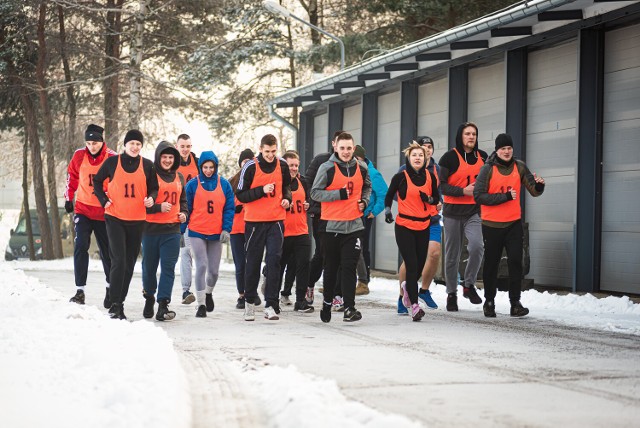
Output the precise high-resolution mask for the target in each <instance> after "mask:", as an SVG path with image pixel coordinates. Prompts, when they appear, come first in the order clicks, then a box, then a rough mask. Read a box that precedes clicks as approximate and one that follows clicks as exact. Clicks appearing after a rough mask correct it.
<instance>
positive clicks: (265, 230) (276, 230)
mask: <svg viewBox="0 0 640 428" xmlns="http://www.w3.org/2000/svg"><path fill="white" fill-rule="evenodd" d="M283 232H284V225H283V222H282V221H270V222H253V221H247V222H245V229H244V239H245V244H244V248H245V251H246V257H247V258H246V264H245V271H244V298H245V300H246V301H247V303H254V302H255V298H256V297H258V283H259V282H260V264H261V263H262V255H263V253H264V251H265V247H266V250H267V254H266V256H265V274H266V275H265V276H266V277H267V284H266V287H265V291H264V294H265V297H264V298H265V300H266V303H265V307H267V308H268V307H274V308H277V307H278V306H279V304H278V302H279V297H278V292H279V291H280V258H281V257H282V241H283V239H284V237H283Z"/></svg>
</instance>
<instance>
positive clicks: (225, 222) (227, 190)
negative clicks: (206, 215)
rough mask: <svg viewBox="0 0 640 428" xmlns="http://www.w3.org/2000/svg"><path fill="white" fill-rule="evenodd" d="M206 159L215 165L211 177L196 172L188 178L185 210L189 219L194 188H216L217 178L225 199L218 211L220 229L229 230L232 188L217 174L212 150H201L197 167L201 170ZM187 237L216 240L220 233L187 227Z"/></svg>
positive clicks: (211, 189)
mask: <svg viewBox="0 0 640 428" xmlns="http://www.w3.org/2000/svg"><path fill="white" fill-rule="evenodd" d="M208 161H213V163H214V164H215V166H216V169H215V172H214V173H213V174H212V175H211V177H207V176H206V175H204V174H203V173H202V172H201V173H200V174H198V177H197V179H192V180H190V181H189V182H188V183H187V186H186V193H187V210H188V212H189V219H190V218H191V213H192V212H193V201H194V198H195V196H196V190H197V189H198V186H202V187H203V188H204V189H205V190H208V191H213V190H216V189H217V187H218V178H219V179H220V186H221V188H222V193H224V196H225V199H226V201H225V203H224V208H223V210H222V213H220V214H221V215H222V230H226V231H227V232H231V227H232V226H233V213H234V202H233V189H232V188H231V184H229V182H228V181H227V180H226V179H225V178H222V177H220V176H219V175H218V157H217V156H216V155H215V153H213V152H212V151H205V152H202V154H201V155H200V159H198V169H199V170H200V171H202V165H203V164H204V163H205V162H208ZM189 237H190V238H191V237H193V238H200V239H206V240H209V241H218V240H219V239H220V234H212V235H204V234H201V233H197V232H194V231H192V230H191V229H189Z"/></svg>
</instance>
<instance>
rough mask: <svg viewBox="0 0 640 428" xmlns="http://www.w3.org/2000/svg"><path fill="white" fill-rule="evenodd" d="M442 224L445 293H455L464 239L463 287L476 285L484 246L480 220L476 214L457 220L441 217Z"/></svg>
mask: <svg viewBox="0 0 640 428" xmlns="http://www.w3.org/2000/svg"><path fill="white" fill-rule="evenodd" d="M443 222H444V237H445V239H444V252H445V273H444V275H445V282H446V283H447V293H455V292H456V290H457V289H458V265H459V264H460V255H461V254H462V245H463V243H464V237H465V236H466V237H467V240H468V241H469V244H468V246H467V250H468V251H469V260H468V261H467V267H466V269H465V271H464V285H465V287H468V286H472V285H475V284H476V278H477V277H478V271H479V270H480V265H481V264H482V256H483V255H484V245H483V243H482V220H481V219H480V216H479V215H478V214H474V215H472V216H471V217H468V218H466V219H465V218H463V219H458V218H450V217H443Z"/></svg>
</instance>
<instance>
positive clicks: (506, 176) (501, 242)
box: [473, 134, 545, 318]
mask: <svg viewBox="0 0 640 428" xmlns="http://www.w3.org/2000/svg"><path fill="white" fill-rule="evenodd" d="M495 147H496V151H495V152H494V153H492V154H491V156H489V159H487V163H486V164H485V165H484V166H483V167H482V169H481V170H480V174H479V175H478V180H477V181H476V186H475V189H474V190H473V196H474V197H475V199H476V201H477V202H478V203H479V204H480V213H481V217H482V235H483V237H484V266H483V270H482V281H483V282H484V299H485V302H484V305H483V310H484V316H485V317H489V318H494V317H495V316H496V304H495V297H496V281H497V279H498V267H499V265H500V259H501V258H502V249H503V248H504V249H505V250H506V252H507V265H508V268H509V302H510V303H511V316H512V317H522V316H525V315H527V314H528V313H529V309H527V308H525V307H523V306H522V304H521V303H520V294H521V282H522V245H523V232H522V211H521V199H522V196H521V195H522V192H521V187H522V185H524V187H525V188H526V189H527V191H528V192H529V194H530V195H531V196H540V195H541V194H542V192H544V187H545V183H544V179H543V178H542V177H537V176H536V175H535V174H531V171H529V168H527V166H526V165H525V163H524V162H522V161H521V160H518V159H516V158H514V157H513V140H512V138H511V136H510V135H508V134H500V135H498V136H497V137H496V146H495Z"/></svg>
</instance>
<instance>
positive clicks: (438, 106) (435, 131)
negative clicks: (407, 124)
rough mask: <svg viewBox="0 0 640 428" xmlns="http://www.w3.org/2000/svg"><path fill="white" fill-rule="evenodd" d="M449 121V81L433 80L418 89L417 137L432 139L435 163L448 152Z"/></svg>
mask: <svg viewBox="0 0 640 428" xmlns="http://www.w3.org/2000/svg"><path fill="white" fill-rule="evenodd" d="M448 121H449V79H448V78H447V77H444V78H442V79H438V80H434V81H432V82H427V83H424V84H422V85H420V87H419V89H418V135H428V136H429V137H431V138H432V139H433V143H434V145H435V147H434V149H435V150H434V153H433V157H434V158H435V159H436V162H437V161H438V159H440V157H441V156H442V155H443V154H445V152H446V151H447V150H449V141H448V139H447V132H448V127H447V123H448Z"/></svg>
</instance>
